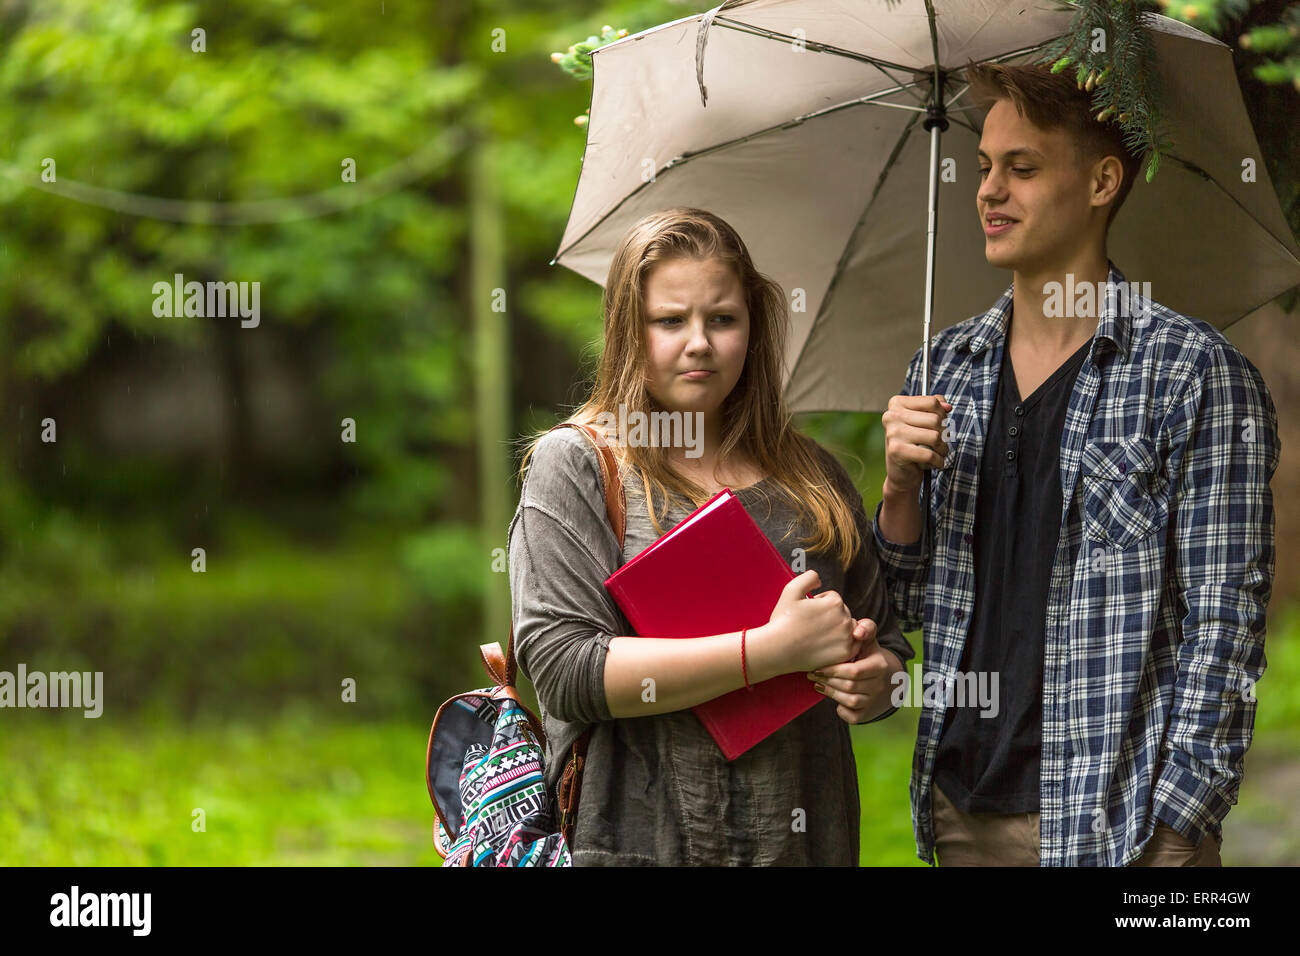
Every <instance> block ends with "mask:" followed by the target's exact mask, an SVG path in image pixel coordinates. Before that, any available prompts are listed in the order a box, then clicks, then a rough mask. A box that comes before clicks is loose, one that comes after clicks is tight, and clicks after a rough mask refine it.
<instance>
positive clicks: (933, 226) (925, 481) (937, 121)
mask: <svg viewBox="0 0 1300 956" xmlns="http://www.w3.org/2000/svg"><path fill="white" fill-rule="evenodd" d="M923 125H924V126H925V128H926V129H927V130H928V131H929V133H930V211H929V212H930V215H929V220H928V224H927V226H926V232H925V324H924V328H923V329H922V339H921V394H922V395H929V394H930V319H931V317H932V316H933V315H934V260H935V251H936V245H937V242H938V236H939V231H938V230H939V137H940V136H941V135H942V134H943V133H944V131H946V130H947V129H948V119H947V111H946V110H945V109H944V105H943V85H942V83H936V84H935V90H934V97H933V99H932V100H931V102H930V106H929V108H928V109H927V111H926V118H925V122H924V124H923ZM930 481H931V469H930V468H926V469H925V475H924V476H923V477H922V479H921V501H922V506H921V547H922V549H923V551H925V550H928V549H927V547H926V546H927V544H928V543H929V540H930Z"/></svg>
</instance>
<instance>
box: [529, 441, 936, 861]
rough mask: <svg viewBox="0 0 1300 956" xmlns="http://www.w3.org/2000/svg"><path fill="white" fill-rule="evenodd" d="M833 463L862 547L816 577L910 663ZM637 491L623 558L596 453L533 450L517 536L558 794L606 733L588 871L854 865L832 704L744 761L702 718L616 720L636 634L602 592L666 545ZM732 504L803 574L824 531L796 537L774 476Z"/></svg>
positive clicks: (843, 743) (850, 774) (588, 771)
mask: <svg viewBox="0 0 1300 956" xmlns="http://www.w3.org/2000/svg"><path fill="white" fill-rule="evenodd" d="M819 450H820V452H821V454H822V456H823V458H824V460H825V461H826V462H827V464H828V467H829V469H830V472H831V473H832V474H833V475H834V476H835V481H836V485H837V487H838V489H839V491H840V493H841V494H842V495H843V496H844V498H845V500H846V501H847V502H848V503H849V505H850V507H851V508H852V509H853V513H854V516H855V518H856V521H857V525H858V533H859V535H860V536H861V542H862V546H861V548H860V550H859V551H858V554H857V557H856V558H855V560H854V561H853V563H852V565H851V566H850V567H849V569H848V573H847V574H846V573H844V571H843V570H842V568H841V567H840V565H839V562H838V560H837V559H836V558H835V557H834V556H833V555H831V554H829V553H824V552H812V551H810V552H808V553H807V554H806V555H805V556H804V560H805V564H806V567H807V568H808V569H810V570H816V571H817V573H818V575H819V576H820V577H821V581H822V589H823V590H824V589H826V588H830V589H832V590H835V591H838V592H839V593H840V595H841V596H842V597H843V598H844V600H845V603H846V604H847V605H848V607H849V609H850V611H851V612H852V613H853V616H854V617H856V618H862V617H867V618H871V619H872V620H873V621H875V622H876V625H877V634H878V638H877V639H878V641H879V643H880V645H881V646H882V647H887V648H889V649H890V650H891V651H893V652H894V653H895V654H896V655H898V657H899V659H900V660H903V661H907V660H909V659H910V658H911V657H912V656H913V651H912V648H911V645H910V644H909V643H908V642H907V640H906V638H904V637H903V636H902V634H901V633H900V632H899V629H898V624H897V621H896V619H895V617H894V613H893V611H892V609H891V607H890V604H889V599H888V595H887V592H886V590H885V584H884V579H883V578H882V576H881V574H880V572H879V569H878V566H877V563H876V556H875V552H874V550H873V549H872V547H871V540H872V538H871V527H870V524H869V520H868V518H867V516H866V514H865V511H864V509H863V506H862V497H861V495H860V494H859V493H858V491H857V489H856V488H854V486H853V483H852V481H851V480H850V478H849V476H848V474H847V472H845V470H844V468H843V466H842V465H840V463H839V461H838V460H837V459H835V457H834V456H833V455H831V454H830V453H829V452H827V451H825V449H819ZM630 468H631V466H625V469H630ZM623 488H624V493H625V495H626V500H627V530H626V534H625V539H624V547H623V549H622V551H621V552H620V551H619V548H618V542H617V539H616V538H615V535H614V531H613V529H612V528H611V527H610V525H609V519H608V517H607V515H606V513H605V498H604V493H603V490H602V485H601V478H600V465H599V463H598V461H597V458H596V452H595V450H594V449H593V448H592V447H591V446H590V444H588V442H587V440H586V438H585V437H583V436H582V435H581V434H579V432H578V431H577V430H576V429H572V428H562V429H557V430H556V431H553V432H550V433H548V434H547V435H545V436H544V437H543V438H542V439H541V441H540V442H539V443H538V445H537V447H536V450H535V451H534V453H533V457H532V460H531V462H530V464H529V469H528V472H527V475H526V477H525V480H524V485H523V489H522V492H521V495H520V500H519V507H518V509H517V510H516V511H515V515H514V518H512V519H511V522H510V528H509V566H510V590H511V598H512V604H513V617H514V635H515V647H516V656H517V659H518V662H519V667H520V669H521V670H522V671H523V673H524V675H525V676H527V677H528V678H529V680H531V681H532V683H533V685H534V687H535V688H536V691H537V698H538V702H539V703H540V705H541V711H542V719H543V723H544V725H545V730H546V735H547V753H546V780H547V783H548V785H549V786H550V787H551V788H552V793H554V786H555V783H556V781H557V780H558V779H559V775H560V773H561V771H562V769H563V766H562V761H563V757H564V755H565V754H566V753H567V751H568V749H569V746H570V745H571V744H572V742H573V741H574V740H575V739H576V738H577V737H578V735H579V734H581V733H582V731H583V730H585V729H586V728H587V727H588V726H592V728H593V729H592V735H591V739H590V743H589V744H588V749H587V758H586V765H585V769H584V772H583V779H582V791H581V795H580V803H579V808H578V817H577V822H576V827H575V832H574V841H573V842H574V845H573V847H572V852H573V860H574V864H575V865H578V866H592V865H596V866H599V865H706V866H707V865H764V864H779V865H807V864H811V865H843V866H856V865H857V863H858V830H859V813H860V808H859V803H858V777H857V766H856V764H855V762H854V759H853V748H852V745H851V742H850V737H849V729H848V726H847V725H846V724H845V723H844V721H843V720H841V719H840V717H839V715H838V713H837V712H836V704H835V702H834V701H833V700H830V699H827V700H824V701H821V702H819V703H817V704H816V705H814V706H813V707H812V708H811V709H809V710H808V711H807V712H805V713H804V714H802V715H801V716H799V717H797V718H796V719H795V720H793V721H791V722H790V723H789V724H787V725H786V726H785V727H783V728H781V729H780V730H778V731H777V732H776V733H774V734H772V735H771V736H769V737H768V738H767V739H765V740H763V741H761V742H760V743H759V744H757V745H756V746H754V747H753V748H751V749H750V750H749V751H747V752H746V753H744V754H742V755H741V756H740V757H738V758H737V759H736V760H734V761H731V762H728V761H727V759H726V758H725V757H724V756H723V755H722V752H721V751H720V750H719V749H718V746H717V744H716V743H715V742H714V740H713V738H712V737H711V736H709V733H708V731H706V730H705V729H704V726H703V725H702V724H701V723H700V722H699V720H698V719H697V718H696V717H695V714H694V713H693V712H692V711H691V710H689V709H687V710H681V711H677V712H675V713H667V714H656V715H652V716H647V717H630V718H619V719H614V718H613V717H612V716H611V715H610V712H609V706H608V703H607V701H606V699H605V683H604V680H605V678H604V675H605V656H606V654H607V653H608V651H609V642H610V640H611V639H612V638H613V637H615V636H619V635H631V634H633V633H635V632H634V631H633V630H632V627H631V625H629V624H628V622H627V620H626V618H625V617H624V616H623V614H622V612H621V611H620V610H619V608H618V605H617V604H616V603H615V602H614V600H613V598H611V597H610V596H609V593H608V592H607V591H606V590H605V587H604V582H605V579H606V578H608V577H609V575H610V574H612V573H613V572H614V571H615V569H617V568H618V567H619V566H620V565H621V564H623V563H624V562H626V561H628V560H630V559H631V558H633V557H635V556H636V555H637V554H638V553H640V551H641V550H642V549H643V548H645V547H647V546H648V545H649V544H651V543H652V542H653V541H654V540H655V539H656V537H657V535H656V532H655V530H654V526H653V525H652V524H651V523H650V519H649V516H648V515H647V514H646V511H645V497H644V493H643V490H642V485H641V481H640V476H639V474H637V472H636V471H635V470H625V473H624V477H623ZM733 493H734V494H736V495H737V497H739V498H740V500H741V503H742V504H743V505H744V506H745V508H746V510H747V511H748V512H749V514H750V516H751V517H752V518H754V520H755V521H756V522H757V524H758V526H759V527H760V528H761V529H762V531H763V533H764V534H766V535H767V536H768V538H769V539H770V540H771V541H772V543H773V544H774V545H775V546H776V549H777V551H778V552H779V553H781V554H782V555H783V556H786V557H787V558H788V559H790V560H791V561H793V549H794V548H796V547H800V546H801V544H800V542H801V540H802V536H803V535H804V534H806V533H807V532H808V531H809V530H810V527H809V526H808V525H806V524H801V525H799V526H798V527H797V528H795V527H793V525H794V524H795V523H797V522H798V516H797V515H796V512H795V511H794V508H793V506H792V505H791V503H790V502H789V499H788V497H787V496H786V495H784V494H783V493H781V491H780V489H779V487H778V486H776V484H775V483H774V482H772V481H770V480H769V479H764V480H763V481H760V482H758V483H757V484H755V485H752V486H750V487H748V488H741V489H738V490H735V489H733ZM660 504H661V502H659V501H656V505H657V506H659V505H660ZM658 513H659V512H658V511H656V514H658ZM689 513H690V510H689V509H688V508H686V507H685V506H684V505H680V504H679V505H676V506H674V507H673V508H672V509H670V510H669V512H668V515H667V518H666V519H665V520H661V522H660V524H661V526H662V527H663V530H664V531H665V532H667V531H668V530H670V529H671V528H672V527H673V526H674V525H676V524H677V522H679V521H681V520H682V519H683V518H685V517H686V516H687V515H688V514H689ZM650 636H653V635H650ZM892 713H893V710H890V711H887V712H886V713H885V714H882V715H881V717H887V716H889V714H892ZM877 719H880V718H877Z"/></svg>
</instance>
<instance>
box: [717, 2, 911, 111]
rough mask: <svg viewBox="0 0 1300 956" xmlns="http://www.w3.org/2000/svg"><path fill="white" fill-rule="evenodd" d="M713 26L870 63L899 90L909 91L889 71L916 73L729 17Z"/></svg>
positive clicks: (892, 64) (899, 64)
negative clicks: (798, 43)
mask: <svg viewBox="0 0 1300 956" xmlns="http://www.w3.org/2000/svg"><path fill="white" fill-rule="evenodd" d="M713 26H715V27H716V26H723V27H726V28H727V29H729V30H735V31H737V32H739V33H748V34H751V35H753V36H758V37H763V38H765V39H768V40H779V41H781V42H782V43H794V42H796V41H798V42H801V43H802V44H803V45H804V46H805V47H806V48H808V49H810V50H814V51H816V52H818V53H829V54H831V55H832V56H842V57H844V58H845V59H849V60H856V61H857V62H859V63H870V64H871V65H872V66H874V67H875V68H876V69H877V70H879V71H880V72H881V73H883V74H884V76H885V79H887V80H889V81H891V82H893V83H896V84H898V88H899V89H907V86H905V85H904V84H903V83H902V81H900V80H899V79H898V77H896V76H894V75H893V74H892V73H890V72H889V70H902V71H903V72H905V73H915V72H916V70H915V69H913V68H912V67H909V66H904V65H903V64H901V63H893V62H891V61H889V60H882V59H880V58H879V57H873V56H868V55H867V54H865V53H855V52H853V51H852V50H845V49H844V48H843V47H837V46H832V45H831V44H829V43H821V42H820V41H818V40H808V39H801V38H799V37H792V36H790V35H789V34H786V33H777V32H776V31H775V30H766V29H764V28H762V27H756V26H753V25H752V24H748V23H743V22H741V21H739V20H731V19H729V18H727V17H718V18H717V19H716V20H714V21H713ZM886 67H888V68H889V69H886ZM908 92H909V93H911V91H910V90H908ZM911 95H913V96H915V94H911ZM915 98H916V101H917V102H918V103H924V102H925V100H923V99H922V98H921V97H919V96H915Z"/></svg>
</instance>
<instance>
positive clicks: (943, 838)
mask: <svg viewBox="0 0 1300 956" xmlns="http://www.w3.org/2000/svg"><path fill="white" fill-rule="evenodd" d="M930 794H931V801H930V806H931V818H932V819H933V821H934V853H935V857H936V858H937V860H938V863H939V865H940V866H1038V814H1037V813H1011V814H1003V813H962V812H961V811H960V810H958V809H957V808H956V807H955V806H953V803H952V801H951V800H949V799H948V797H947V795H946V794H945V793H944V792H943V791H942V790H940V789H939V787H938V786H936V785H934V784H933V783H932V784H931V786H930ZM1222 842H1223V841H1222V838H1220V837H1216V836H1214V835H1211V836H1207V837H1206V838H1205V839H1204V840H1202V841H1201V845H1200V846H1199V847H1198V846H1194V845H1193V844H1192V843H1191V841H1190V840H1188V839H1187V838H1186V837H1184V836H1183V835H1182V834H1180V833H1178V831H1176V830H1174V829H1171V828H1170V827H1167V826H1165V825H1164V824H1163V823H1157V824H1156V829H1155V833H1154V834H1152V836H1151V840H1150V841H1149V842H1148V843H1147V845H1146V849H1145V850H1144V851H1143V853H1142V856H1140V857H1138V858H1137V860H1135V861H1134V862H1133V863H1131V864H1129V865H1130V866H1222V865H1223V863H1222V861H1221V860H1220V858H1219V848H1220V846H1221V844H1222Z"/></svg>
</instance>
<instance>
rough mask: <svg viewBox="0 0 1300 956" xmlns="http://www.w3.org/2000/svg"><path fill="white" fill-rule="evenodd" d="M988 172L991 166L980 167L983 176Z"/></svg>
mask: <svg viewBox="0 0 1300 956" xmlns="http://www.w3.org/2000/svg"><path fill="white" fill-rule="evenodd" d="M988 174H989V167H987V166H981V167H980V175H981V176H987V175H988Z"/></svg>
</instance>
